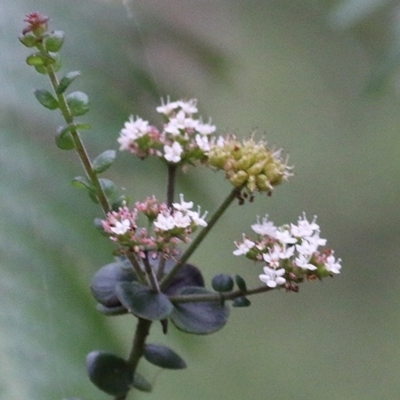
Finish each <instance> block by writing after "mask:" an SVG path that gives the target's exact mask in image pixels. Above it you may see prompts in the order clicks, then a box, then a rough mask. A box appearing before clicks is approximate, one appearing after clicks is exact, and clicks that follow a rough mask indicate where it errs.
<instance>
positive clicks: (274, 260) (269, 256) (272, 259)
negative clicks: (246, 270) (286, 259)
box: [263, 244, 282, 268]
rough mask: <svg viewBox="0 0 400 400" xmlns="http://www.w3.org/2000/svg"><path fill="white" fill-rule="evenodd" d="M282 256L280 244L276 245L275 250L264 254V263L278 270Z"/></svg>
mask: <svg viewBox="0 0 400 400" xmlns="http://www.w3.org/2000/svg"><path fill="white" fill-rule="evenodd" d="M281 254H282V249H281V247H280V246H279V245H278V244H274V247H273V249H269V253H264V254H263V259H264V261H265V262H266V263H267V264H268V265H269V266H270V267H273V268H278V267H279V263H280V259H281V258H282V257H281Z"/></svg>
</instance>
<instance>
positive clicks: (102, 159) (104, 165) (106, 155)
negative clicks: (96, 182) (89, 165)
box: [93, 150, 116, 174]
mask: <svg viewBox="0 0 400 400" xmlns="http://www.w3.org/2000/svg"><path fill="white" fill-rule="evenodd" d="M115 157H116V151H115V150H106V151H104V152H103V153H101V154H99V155H98V156H97V157H96V158H95V159H94V160H93V169H94V170H95V171H96V172H97V173H98V174H99V173H101V172H104V171H105V170H107V169H108V168H109V167H111V165H112V163H113V162H114V160H115Z"/></svg>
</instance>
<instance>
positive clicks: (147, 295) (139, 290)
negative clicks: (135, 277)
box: [116, 282, 174, 321]
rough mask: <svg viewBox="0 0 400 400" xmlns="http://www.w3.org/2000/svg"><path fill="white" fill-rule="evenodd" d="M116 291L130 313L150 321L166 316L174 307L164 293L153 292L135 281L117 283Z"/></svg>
mask: <svg viewBox="0 0 400 400" xmlns="http://www.w3.org/2000/svg"><path fill="white" fill-rule="evenodd" d="M116 293H117V296H118V299H119V301H120V302H121V303H122V305H123V306H125V307H126V308H127V310H128V311H129V312H130V313H132V314H134V315H136V316H137V317H140V318H144V319H148V320H151V321H153V320H159V319H164V318H167V317H168V316H169V315H170V314H171V312H172V310H173V308H174V307H173V305H172V303H171V302H170V301H169V299H168V297H167V296H166V295H165V294H164V293H157V292H153V291H152V290H151V289H150V288H149V287H147V286H143V285H141V284H140V283H137V282H119V283H117V285H116Z"/></svg>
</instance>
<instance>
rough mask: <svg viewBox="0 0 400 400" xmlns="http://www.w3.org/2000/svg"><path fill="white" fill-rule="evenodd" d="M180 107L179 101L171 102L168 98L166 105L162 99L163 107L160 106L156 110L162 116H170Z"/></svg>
mask: <svg viewBox="0 0 400 400" xmlns="http://www.w3.org/2000/svg"><path fill="white" fill-rule="evenodd" d="M178 107H179V103H178V102H177V101H170V99H169V97H168V98H167V102H166V103H164V100H163V99H161V106H158V107H157V108H156V110H157V112H158V113H160V114H164V115H170V114H171V113H172V112H173V111H174V110H176V109H177V108H178Z"/></svg>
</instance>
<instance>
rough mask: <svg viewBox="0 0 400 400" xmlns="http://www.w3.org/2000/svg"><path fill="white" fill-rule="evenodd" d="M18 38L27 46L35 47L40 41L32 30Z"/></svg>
mask: <svg viewBox="0 0 400 400" xmlns="http://www.w3.org/2000/svg"><path fill="white" fill-rule="evenodd" d="M18 39H19V41H20V42H21V43H22V44H23V45H24V46H26V47H34V46H36V44H37V42H38V39H37V37H36V36H35V35H34V34H33V33H31V32H29V33H26V34H25V35H22V36H20V37H19V38H18Z"/></svg>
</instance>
